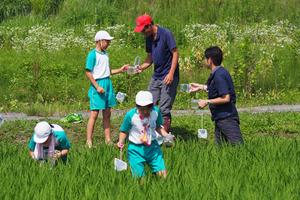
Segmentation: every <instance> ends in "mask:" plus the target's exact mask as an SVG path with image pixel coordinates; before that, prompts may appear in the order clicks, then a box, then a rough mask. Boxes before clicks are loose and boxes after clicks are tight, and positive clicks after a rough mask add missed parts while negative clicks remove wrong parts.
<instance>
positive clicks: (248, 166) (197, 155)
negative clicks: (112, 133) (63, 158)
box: [0, 113, 300, 199]
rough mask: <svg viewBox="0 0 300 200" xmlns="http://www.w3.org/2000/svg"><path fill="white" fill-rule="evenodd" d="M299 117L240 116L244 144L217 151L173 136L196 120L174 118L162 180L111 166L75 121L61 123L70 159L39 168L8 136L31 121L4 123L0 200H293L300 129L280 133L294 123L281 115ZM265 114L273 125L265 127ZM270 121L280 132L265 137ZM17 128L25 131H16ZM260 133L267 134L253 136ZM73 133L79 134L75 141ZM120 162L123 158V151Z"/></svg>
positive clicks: (109, 154)
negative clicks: (290, 135) (288, 135)
mask: <svg viewBox="0 0 300 200" xmlns="http://www.w3.org/2000/svg"><path fill="white" fill-rule="evenodd" d="M298 115H299V114H293V113H290V114H281V115H278V114H268V115H257V116H255V117H252V116H251V115H243V116H242V117H241V122H242V123H243V125H242V130H243V131H246V132H248V131H249V129H247V127H250V126H251V128H252V130H251V133H250V132H248V135H246V144H245V145H243V146H241V147H229V146H224V147H222V148H218V147H216V146H215V145H214V144H213V143H212V141H211V142H208V143H207V142H201V141H199V140H197V139H196V138H194V139H193V138H192V137H189V138H185V139H183V138H181V137H179V134H191V135H193V133H190V132H189V131H188V130H189V129H194V130H196V129H197V128H198V127H197V125H196V124H197V123H195V122H197V121H199V118H197V117H196V118H195V117H180V118H175V119H174V122H175V123H176V126H178V127H181V128H182V129H181V132H178V131H177V132H176V131H175V134H176V135H177V137H178V141H177V142H176V145H175V147H174V148H163V152H164V157H165V162H166V166H167V169H168V173H169V174H168V177H167V178H166V179H160V178H157V177H154V176H151V175H150V174H151V173H150V171H149V169H148V168H147V169H146V170H147V176H146V177H145V178H144V180H143V181H140V180H136V179H134V178H132V177H131V174H130V171H126V172H122V173H117V172H115V171H114V169H113V158H114V157H117V156H118V151H117V149H114V148H113V147H107V146H104V145H97V147H96V148H94V149H91V150H90V149H86V148H85V147H84V146H83V145H84V143H83V140H84V134H80V131H81V125H79V124H77V125H71V126H72V129H73V131H75V132H73V131H70V130H68V129H69V128H70V127H69V128H68V126H65V127H66V129H67V130H68V131H67V132H68V135H69V137H70V138H71V141H72V145H73V146H72V149H71V152H70V155H69V158H68V159H69V162H68V164H67V165H63V164H61V163H60V164H59V165H58V166H57V167H55V168H51V167H50V166H48V165H47V164H45V165H43V166H39V165H38V164H37V163H35V162H33V161H32V160H30V158H29V156H28V153H27V148H26V147H25V144H24V141H20V140H18V142H17V143H16V142H14V139H13V138H14V137H17V138H18V139H20V138H22V137H24V135H26V136H27V137H28V138H29V135H30V131H31V129H32V127H33V125H34V122H29V123H27V122H7V124H6V125H4V127H3V129H2V128H1V129H2V130H0V136H1V137H2V138H6V139H4V140H3V139H2V140H1V142H0V159H1V162H0V177H1V182H0V187H1V192H0V198H1V199H12V198H20V199H40V198H43V199H133V198H147V199H157V198H160V199H297V198H298V197H299V195H300V193H299V189H300V188H299V184H298V181H299V178H300V177H299V176H300V174H299V170H298V168H299V167H298V166H299V162H300V160H299V155H300V151H299V131H297V132H298V136H296V138H294V139H289V138H286V137H285V136H284V134H286V133H287V132H285V131H287V130H291V128H292V129H293V128H296V126H295V125H293V122H292V121H287V122H284V120H286V119H298V117H299V116H298ZM270 117H271V118H272V119H275V121H276V123H277V124H275V123H272V124H270V125H269V126H268V118H270ZM280 118H281V119H280ZM208 120H209V118H208V117H205V123H206V125H205V126H208V125H209V126H208V127H211V125H210V123H211V122H208ZM257 122H258V123H257ZM115 123H119V122H118V121H116V122H115ZM297 123H299V120H297ZM251 124H252V125H253V124H256V126H252V125H251ZM284 125H288V126H284ZM78 126H79V127H78ZM276 126H282V128H283V130H284V132H283V133H282V136H284V137H278V136H275V135H273V136H272V135H268V133H270V132H272V128H274V127H276ZM10 127H13V128H10ZM288 127H290V128H288ZM185 128H186V129H185ZM211 128H212V127H211ZM260 128H263V129H260ZM209 129H210V128H209ZM3 130H4V132H3ZM21 130H24V131H25V132H26V133H25V134H24V133H23V134H22V133H19V131H21ZM177 130H178V129H177ZM183 130H187V131H186V132H184V131H183ZM261 131H262V132H263V133H266V134H267V135H265V136H259V135H256V134H255V133H258V132H261ZM77 134H79V135H77ZM96 134H97V133H96ZM77 137H79V138H81V139H80V141H79V142H78V141H77V140H76V139H75V138H77ZM211 139H212V138H211ZM124 159H125V161H127V159H126V156H125V158H124Z"/></svg>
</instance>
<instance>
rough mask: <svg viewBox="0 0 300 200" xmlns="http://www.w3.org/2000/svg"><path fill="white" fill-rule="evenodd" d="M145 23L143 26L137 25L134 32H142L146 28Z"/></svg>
mask: <svg viewBox="0 0 300 200" xmlns="http://www.w3.org/2000/svg"><path fill="white" fill-rule="evenodd" d="M144 27H145V25H141V26H136V27H135V28H134V32H137V33H140V32H142V30H143V29H144Z"/></svg>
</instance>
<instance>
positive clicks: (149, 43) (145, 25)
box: [134, 14, 179, 132]
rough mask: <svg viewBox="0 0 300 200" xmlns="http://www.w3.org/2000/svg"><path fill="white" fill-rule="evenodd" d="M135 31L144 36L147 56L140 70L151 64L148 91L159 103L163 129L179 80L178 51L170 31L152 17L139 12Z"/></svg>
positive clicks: (166, 127) (168, 119)
mask: <svg viewBox="0 0 300 200" xmlns="http://www.w3.org/2000/svg"><path fill="white" fill-rule="evenodd" d="M134 31H135V32H140V33H142V34H143V35H144V36H145V39H146V52H147V58H146V60H145V61H144V63H143V64H141V66H140V70H141V71H143V70H145V69H147V68H148V67H150V66H151V65H152V63H154V73H153V75H152V79H151V81H150V84H149V87H148V90H149V91H150V92H151V93H152V95H153V102H154V105H158V102H159V108H160V110H161V112H162V116H163V118H164V124H163V126H164V128H165V130H166V131H167V132H170V129H171V113H170V112H171V109H172V105H173V103H174V100H175V97H176V92H177V86H178V82H179V65H178V50H177V46H176V42H175V39H174V37H173V34H172V33H171V31H170V30H168V29H166V28H162V27H160V26H158V25H154V23H153V20H152V18H151V16H149V15H146V14H145V15H142V16H139V17H137V19H136V27H135V29H134Z"/></svg>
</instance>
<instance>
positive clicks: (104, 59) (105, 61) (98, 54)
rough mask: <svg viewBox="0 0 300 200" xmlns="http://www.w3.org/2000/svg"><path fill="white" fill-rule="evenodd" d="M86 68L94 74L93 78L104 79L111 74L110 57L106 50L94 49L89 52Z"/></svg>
mask: <svg viewBox="0 0 300 200" xmlns="http://www.w3.org/2000/svg"><path fill="white" fill-rule="evenodd" d="M85 69H86V70H89V71H91V72H92V74H93V78H94V79H95V80H96V79H103V78H106V77H109V76H110V68H109V57H108V54H107V52H106V51H97V50H96V49H93V50H91V51H90V52H89V54H88V56H87V59H86V66H85Z"/></svg>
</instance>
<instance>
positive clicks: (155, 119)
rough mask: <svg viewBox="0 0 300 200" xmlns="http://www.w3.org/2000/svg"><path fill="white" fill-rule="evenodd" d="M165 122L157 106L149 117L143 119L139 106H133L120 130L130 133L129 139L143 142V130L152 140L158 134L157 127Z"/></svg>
mask: <svg viewBox="0 0 300 200" xmlns="http://www.w3.org/2000/svg"><path fill="white" fill-rule="evenodd" d="M162 123H163V119H162V115H161V112H160V110H159V108H158V107H157V106H154V107H153V109H152V111H151V113H150V116H149V118H144V119H141V118H140V115H139V113H138V110H137V108H133V109H131V110H130V111H128V112H127V113H126V115H125V118H124V120H123V123H122V125H121V128H120V131H121V132H124V133H129V137H128V139H129V141H130V142H132V143H135V144H142V143H143V142H142V141H141V137H142V135H143V131H144V130H145V126H144V125H145V124H147V126H146V132H147V134H148V137H149V138H151V140H155V139H156V137H157V134H156V132H155V129H156V128H158V127H160V126H161V125H162Z"/></svg>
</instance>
